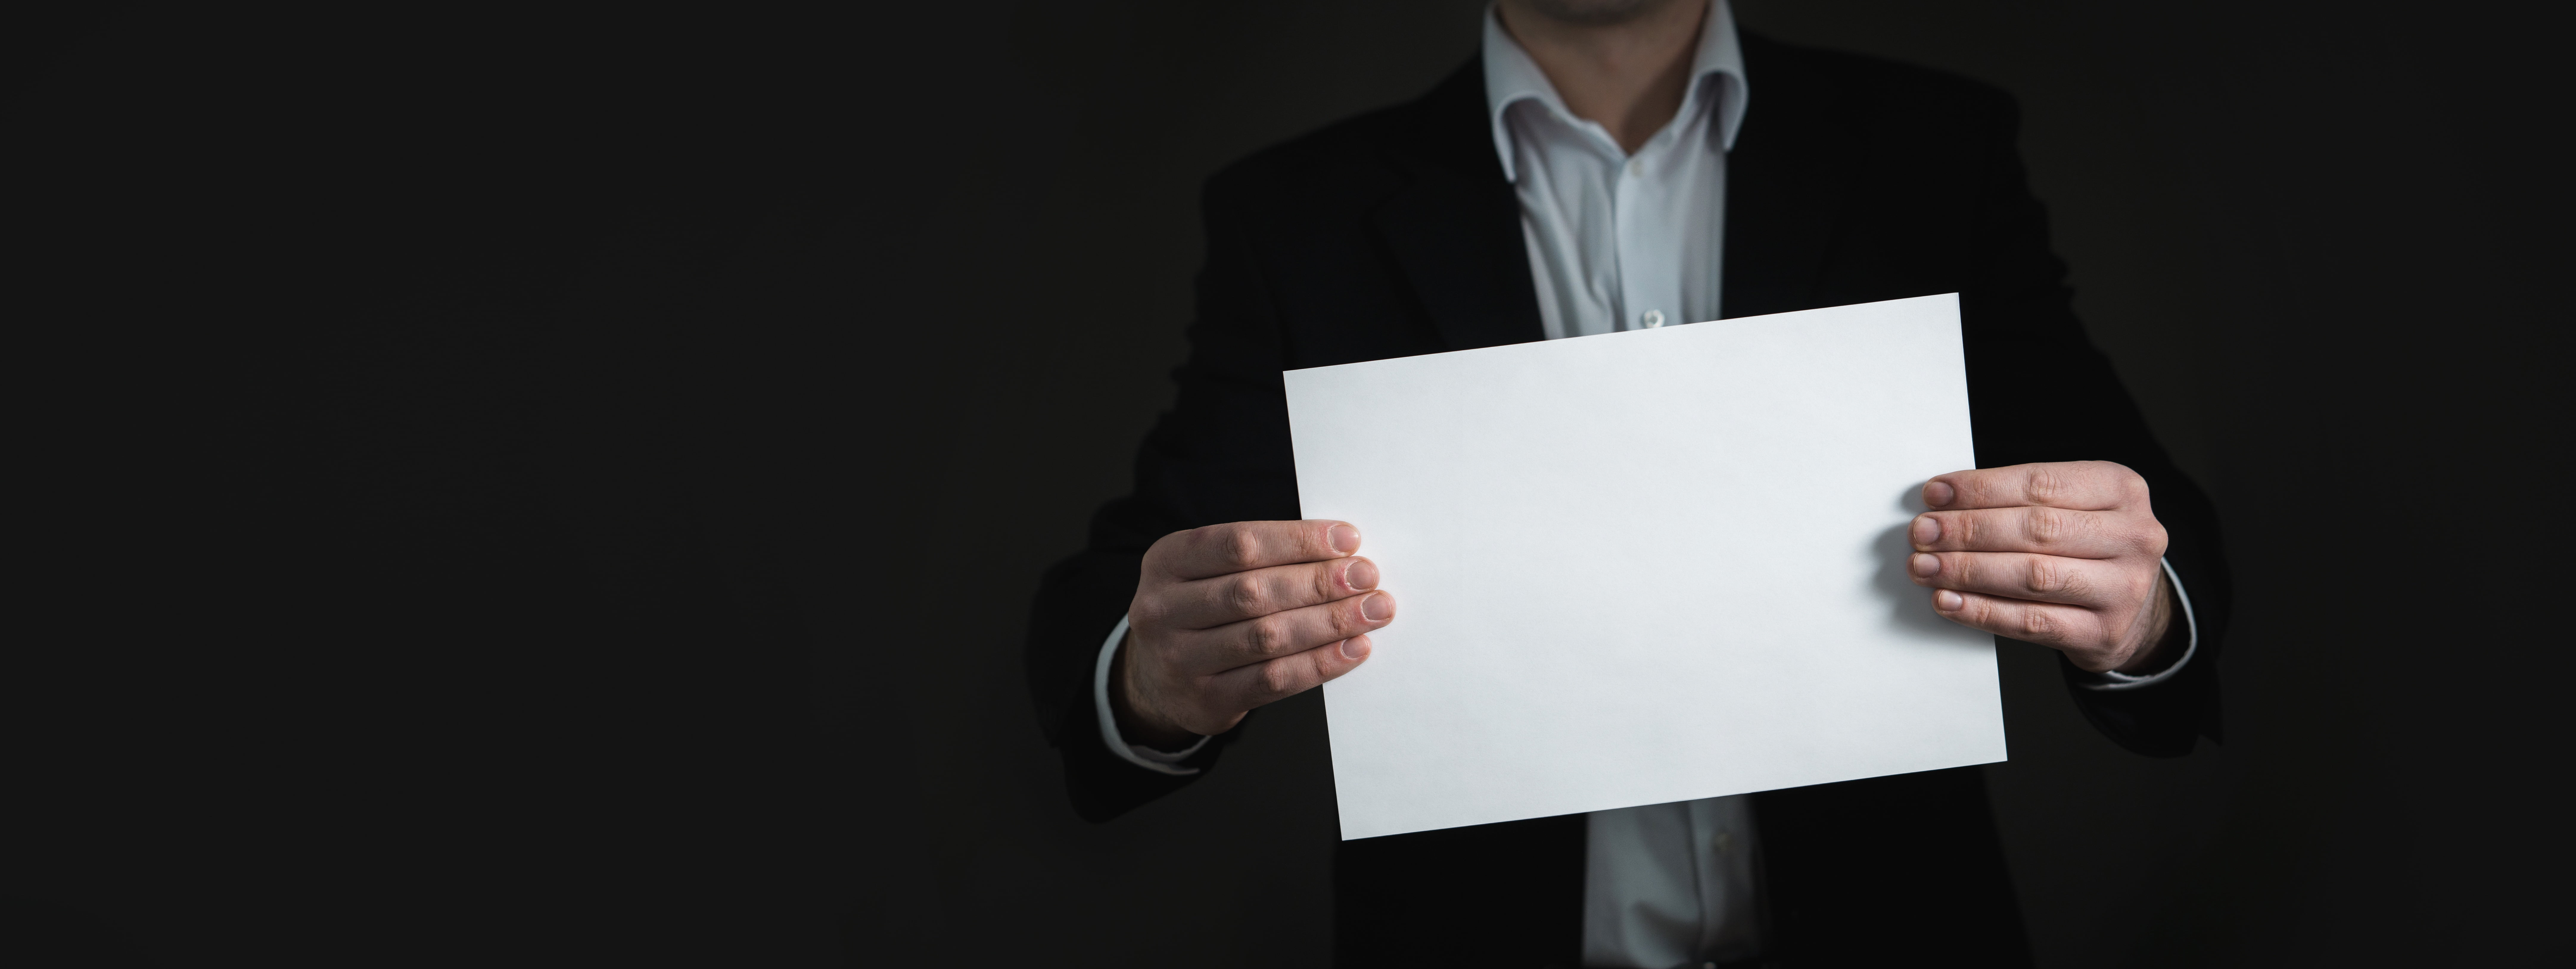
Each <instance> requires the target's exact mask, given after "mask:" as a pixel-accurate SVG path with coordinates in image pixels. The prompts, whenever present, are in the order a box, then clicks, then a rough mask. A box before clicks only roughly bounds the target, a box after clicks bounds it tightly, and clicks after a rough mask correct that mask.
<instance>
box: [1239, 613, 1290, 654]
mask: <svg viewBox="0 0 2576 969" xmlns="http://www.w3.org/2000/svg"><path fill="white" fill-rule="evenodd" d="M1244 645H1245V646H1247V647H1249V648H1250V649H1251V650H1252V652H1253V654H1254V655H1256V656H1275V655H1278V653H1279V651H1280V650H1282V649H1285V648H1287V645H1288V628H1287V624H1286V623H1283V622H1281V621H1279V618H1278V617H1277V616H1276V615H1271V616H1263V617H1261V618H1259V619H1255V620H1253V621H1252V622H1250V623H1248V624H1247V625H1246V627H1245V629H1244Z"/></svg>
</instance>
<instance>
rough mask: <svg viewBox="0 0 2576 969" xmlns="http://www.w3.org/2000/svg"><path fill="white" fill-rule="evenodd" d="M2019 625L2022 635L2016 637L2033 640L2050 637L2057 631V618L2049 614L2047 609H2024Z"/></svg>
mask: <svg viewBox="0 0 2576 969" xmlns="http://www.w3.org/2000/svg"><path fill="white" fill-rule="evenodd" d="M2019 627H2020V629H2021V635H2019V636H2017V637H2014V638H2017V639H2024V640H2031V641H2038V640H2043V639H2048V638H2051V637H2052V635H2053V634H2054V633H2055V632H2056V631H2057V619H2056V617H2054V616H2051V615H2049V614H2048V610H2046V609H2024V610H2022V611H2021V622H2020V623H2019Z"/></svg>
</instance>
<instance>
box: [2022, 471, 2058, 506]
mask: <svg viewBox="0 0 2576 969" xmlns="http://www.w3.org/2000/svg"><path fill="white" fill-rule="evenodd" d="M2066 491H2067V481H2066V474H2065V472H2063V471H2061V470H2059V469H2058V468H2056V467H2053V466H2050V465H2045V464H2043V465H2038V466H2036V467H2033V468H2032V469H2031V471H2030V475H2029V476H2028V477H2026V478H2024V479H2022V497H2023V499H2024V500H2026V501H2028V502H2030V503H2031V504H2034V505H2045V504H2048V503H2050V502H2053V501H2056V500H2057V499H2059V498H2062V497H2064V496H2065V494H2066Z"/></svg>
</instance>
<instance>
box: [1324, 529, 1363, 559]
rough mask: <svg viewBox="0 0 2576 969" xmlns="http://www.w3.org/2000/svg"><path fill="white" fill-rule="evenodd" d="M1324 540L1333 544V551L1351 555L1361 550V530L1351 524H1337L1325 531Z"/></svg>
mask: <svg viewBox="0 0 2576 969" xmlns="http://www.w3.org/2000/svg"><path fill="white" fill-rule="evenodd" d="M1324 541H1325V542H1328V543H1330V544H1331V545H1332V546H1333V551H1336V552H1340V553H1342V554H1344V555H1349V554H1351V553H1352V552H1356V551H1359V550H1360V530H1359V529H1356V528H1352V527H1351V526H1349V525H1335V526H1333V527H1332V528H1331V529H1330V530H1328V531H1326V532H1325V533H1324Z"/></svg>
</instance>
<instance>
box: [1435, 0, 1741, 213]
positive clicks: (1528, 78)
mask: <svg viewBox="0 0 2576 969" xmlns="http://www.w3.org/2000/svg"><path fill="white" fill-rule="evenodd" d="M1484 61H1485V106H1486V114H1487V120H1490V121H1492V122H1493V126H1494V154H1495V155H1496V156H1497V157H1499V158H1501V159H1502V162H1503V178H1504V180H1506V181H1519V180H1520V176H1519V174H1518V173H1517V172H1516V171H1515V166H1514V165H1513V163H1512V132H1511V126H1509V125H1507V124H1504V123H1503V110H1504V109H1505V108H1509V107H1511V106H1512V104H1513V103H1515V102H1519V101H1524V100H1534V101H1537V102H1539V103H1541V104H1544V105H1546V106H1547V107H1548V109H1549V110H1552V111H1554V112H1556V113H1557V114H1559V115H1562V116H1564V117H1566V118H1569V119H1570V118H1573V117H1574V112H1571V111H1567V110H1566V109H1565V102H1564V101H1563V100H1561V99H1559V98H1558V97H1557V95H1556V85H1554V84H1550V83H1548V80H1547V72H1545V71H1542V70H1539V66H1538V62H1537V61H1533V60H1530V56H1529V52H1528V51H1525V50H1522V49H1521V45H1520V42H1519V41H1516V40H1513V39H1512V35H1511V32H1510V31H1507V30H1504V29H1503V18H1502V14H1501V13H1500V12H1499V11H1496V10H1495V9H1494V8H1493V7H1492V6H1491V5H1488V6H1487V7H1486V8H1485V43H1484ZM1712 75H1713V76H1715V77H1716V78H1718V81H1717V83H1715V84H1711V83H1708V82H1709V79H1710V77H1711V76H1712ZM1746 92H1747V86H1746V84H1745V83H1744V50H1743V48H1742V47H1741V46H1739V45H1738V44H1737V43H1736V39H1735V13H1734V11H1732V10H1729V9H1727V6H1726V0H1711V2H1710V4H1709V11H1708V20H1707V22H1706V23H1703V24H1701V25H1700V32H1699V49H1698V50H1697V51H1695V52H1693V53H1692V55H1691V79H1690V86H1689V87H1687V88H1684V89H1683V94H1682V109H1681V111H1680V112H1678V113H1676V114H1675V115H1674V117H1675V119H1677V120H1678V119H1680V118H1686V117H1689V116H1690V114H1691V112H1693V111H1697V110H1700V102H1701V100H1702V99H1703V98H1715V99H1717V104H1716V109H1717V117H1716V118H1715V119H1714V120H1715V121H1716V122H1717V131H1718V144H1720V145H1723V146H1725V147H1726V148H1727V149H1730V150H1731V149H1733V148H1734V147H1735V131H1736V129H1738V128H1741V127H1743V126H1744V102H1745V100H1746Z"/></svg>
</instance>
